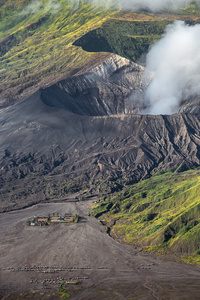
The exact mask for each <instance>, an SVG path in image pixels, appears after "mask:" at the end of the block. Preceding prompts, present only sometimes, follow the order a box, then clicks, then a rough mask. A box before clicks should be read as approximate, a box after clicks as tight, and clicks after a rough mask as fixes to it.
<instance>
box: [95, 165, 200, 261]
mask: <svg viewBox="0 0 200 300" xmlns="http://www.w3.org/2000/svg"><path fill="white" fill-rule="evenodd" d="M101 201H102V202H100V203H99V204H97V205H96V206H95V207H94V208H93V209H92V211H91V213H92V215H94V216H96V217H100V219H103V220H104V221H106V223H107V226H108V227H110V228H109V230H111V233H112V235H113V236H115V237H116V238H120V239H122V240H123V241H125V242H128V243H132V244H136V245H139V246H141V247H144V249H145V250H149V251H155V252H158V253H163V254H164V253H165V254H169V253H178V254H181V255H184V254H185V255H186V256H185V259H186V260H187V261H192V262H195V261H196V262H199V263H200V170H191V171H187V172H184V173H176V172H174V173H173V172H170V171H169V172H166V173H165V174H155V175H154V176H153V177H152V178H150V179H147V180H145V181H142V182H140V183H138V184H135V185H133V186H131V187H129V188H127V189H126V190H124V191H123V192H121V193H119V194H116V195H115V196H110V197H108V198H106V199H102V200H101ZM113 224H114V225H113ZM187 255H189V257H188V256H187ZM191 255H192V256H191Z"/></svg>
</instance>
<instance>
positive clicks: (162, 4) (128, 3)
mask: <svg viewBox="0 0 200 300" xmlns="http://www.w3.org/2000/svg"><path fill="white" fill-rule="evenodd" d="M191 2H193V1H192V0H65V3H68V4H70V5H72V8H73V7H74V8H76V7H77V6H78V5H79V4H80V3H89V4H92V5H94V6H101V7H105V8H109V7H116V8H120V7H121V8H123V9H127V10H139V9H148V10H151V11H153V12H158V11H160V10H164V9H171V10H177V9H179V8H184V7H186V6H188V4H190V3H191ZM195 2H196V3H197V4H200V0H196V1H195ZM61 7H62V1H59V0H49V1H48V2H47V3H43V1H42V0H34V1H33V2H32V3H31V4H30V5H28V6H27V7H26V8H25V9H24V10H23V11H22V13H23V14H26V13H36V12H38V11H39V10H42V9H43V10H44V11H46V10H51V12H54V11H55V12H56V11H58V10H59V9H60V8H61Z"/></svg>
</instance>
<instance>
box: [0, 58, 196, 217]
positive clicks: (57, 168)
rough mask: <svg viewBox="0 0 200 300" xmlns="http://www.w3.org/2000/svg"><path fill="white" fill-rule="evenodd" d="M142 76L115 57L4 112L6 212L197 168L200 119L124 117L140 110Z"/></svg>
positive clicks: (2, 191) (2, 194)
mask: <svg viewBox="0 0 200 300" xmlns="http://www.w3.org/2000/svg"><path fill="white" fill-rule="evenodd" d="M142 73H143V68H142V67H140V66H138V65H136V64H134V63H131V62H129V61H127V60H125V59H121V58H119V57H118V56H113V57H111V58H109V60H106V61H105V62H104V63H102V64H101V65H100V66H98V67H96V68H95V69H93V70H92V71H91V72H89V73H86V74H82V75H80V76H78V77H72V78H70V79H66V80H64V81H61V82H59V83H57V84H56V85H53V86H52V87H50V88H47V89H44V90H42V91H39V92H37V93H35V94H33V95H32V96H31V97H29V98H27V99H25V100H24V101H22V102H19V103H16V104H15V105H13V106H12V107H9V108H4V109H1V110H0V198H1V203H0V209H1V211H3V210H6V209H11V208H13V207H14V208H19V207H22V206H24V205H27V204H31V203H36V202H40V201H44V200H47V199H50V198H56V197H64V196H65V195H66V194H68V193H72V192H73V193H74V192H78V191H84V192H85V193H86V192H88V193H89V194H92V193H100V194H101V193H102V194H104V193H109V192H113V191H117V190H120V189H121V188H123V187H124V186H125V185H128V184H131V183H134V182H137V181H139V180H141V179H143V178H147V177H149V176H151V174H152V173H153V172H155V171H158V170H165V169H171V168H176V169H179V170H185V169H187V168H193V167H198V166H199V165H200V131H199V128H200V117H199V115H192V114H175V115H171V116H161V115H160V116H150V115H136V114H130V113H129V114H125V113H126V112H127V111H128V110H130V112H133V111H137V110H139V109H140V108H139V107H138V106H137V104H138V102H137V101H135V102H134V101H132V98H133V96H132V98H131V100H130V95H131V94H134V93H136V94H137V93H141V94H142V89H141V76H142ZM138 89H139V92H138ZM93 91H95V93H93ZM136 94H135V95H136ZM135 99H137V97H136V98H135ZM129 102H130V103H131V105H132V108H131V106H130V104H129V105H128V104H127V103H129Z"/></svg>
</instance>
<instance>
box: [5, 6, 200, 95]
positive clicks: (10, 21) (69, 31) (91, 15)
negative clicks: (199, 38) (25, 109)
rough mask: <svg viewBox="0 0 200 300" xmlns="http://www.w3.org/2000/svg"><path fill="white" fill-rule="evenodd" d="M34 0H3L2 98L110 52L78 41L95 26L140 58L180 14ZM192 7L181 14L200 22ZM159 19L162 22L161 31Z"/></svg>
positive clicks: (126, 52) (121, 50)
mask: <svg viewBox="0 0 200 300" xmlns="http://www.w3.org/2000/svg"><path fill="white" fill-rule="evenodd" d="M31 3H35V1H31V0H20V1H17V2H16V1H14V0H9V1H4V0H0V18H1V22H0V98H1V99H4V98H5V99H7V100H9V101H12V99H13V98H15V97H16V96H17V95H20V94H22V93H23V91H25V90H26V91H28V92H31V91H34V89H36V88H38V87H40V86H45V85H46V84H51V83H53V82H54V81H57V80H58V79H59V78H60V77H62V76H61V75H63V74H67V75H74V74H76V73H77V72H78V71H80V69H81V68H83V67H84V66H85V65H86V66H87V64H92V63H93V62H95V61H98V60H100V59H101V57H104V54H103V53H88V52H85V51H83V50H82V49H81V48H80V47H76V46H74V45H73V43H74V42H75V41H76V40H77V39H79V38H80V37H82V36H84V35H85V34H86V33H88V32H90V31H91V30H95V29H96V28H102V29H99V32H100V35H106V39H107V41H108V42H109V44H110V45H111V48H112V49H111V52H114V53H118V54H120V55H123V56H126V57H129V58H132V59H135V58H138V57H139V56H140V54H141V53H142V52H144V51H147V49H148V47H149V45H150V44H151V43H152V42H153V41H154V40H155V39H156V38H158V36H159V35H160V34H161V33H162V32H163V29H164V27H165V25H166V24H167V23H168V22H171V21H172V20H174V19H176V18H180V16H178V15H172V14H170V15H153V14H148V13H141V12H140V13H134V12H133V13H125V12H120V11H114V10H111V9H110V10H106V9H102V8H100V7H96V8H95V7H92V6H91V5H88V4H86V3H85V2H82V4H81V5H79V6H77V7H73V6H72V4H71V1H70V0H60V1H57V2H56V3H57V5H58V4H59V7H58V6H57V7H53V8H52V9H51V8H50V7H49V3H50V2H49V0H42V4H41V5H40V7H37V6H36V7H35V8H34V9H33V7H32V8H30V6H28V5H30V4H31ZM27 7H28V8H27ZM192 9H193V7H192ZM191 11H192V10H191V8H190V9H189V10H188V11H186V12H184V13H183V14H182V16H181V18H182V19H188V18H189V19H194V20H195V21H198V20H199V12H198V11H196V12H195V14H194V13H192V15H191V16H190V14H191ZM135 20H136V21H137V23H138V24H139V25H138V24H137V23H136V22H134V21H135ZM127 21H128V22H127ZM143 21H146V22H149V21H150V22H149V23H148V26H149V30H147V31H145V32H140V30H139V31H138V28H140V29H141V28H142V27H143V25H144V23H143ZM152 21H157V22H158V23H154V22H152ZM103 24H105V25H103ZM146 24H147V23H146ZM155 24H158V27H159V30H156V32H155V30H154V29H155ZM102 26H103V27H102ZM116 28H117V30H116ZM116 32H117V34H116ZM103 50H104V49H103ZM103 50H102V49H98V51H103ZM32 87H34V88H32Z"/></svg>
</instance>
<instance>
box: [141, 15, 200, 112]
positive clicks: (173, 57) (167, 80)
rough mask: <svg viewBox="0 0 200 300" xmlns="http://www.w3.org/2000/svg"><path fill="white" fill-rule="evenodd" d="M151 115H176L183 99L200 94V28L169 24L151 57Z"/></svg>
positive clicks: (148, 68) (148, 95)
mask: <svg viewBox="0 0 200 300" xmlns="http://www.w3.org/2000/svg"><path fill="white" fill-rule="evenodd" d="M152 76H153V80H152V81H151V83H150V84H149V86H148V88H147V90H146V98H147V101H148V105H149V107H150V108H149V109H148V110H147V111H146V113H150V114H172V113H175V112H177V111H178V108H179V105H180V103H181V101H182V100H184V99H187V98H189V97H191V96H193V95H197V94H200V25H198V24H197V25H195V26H188V25H186V24H185V23H184V22H183V21H176V22H174V24H172V25H168V26H167V29H166V33H165V35H164V36H163V37H162V38H161V40H159V41H158V42H157V43H156V44H155V45H154V46H153V47H152V48H151V50H150V52H149V53H148V55H147V64H146V72H145V77H144V78H145V80H147V81H148V80H149V81H150V80H151V79H152V78H150V77H152Z"/></svg>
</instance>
